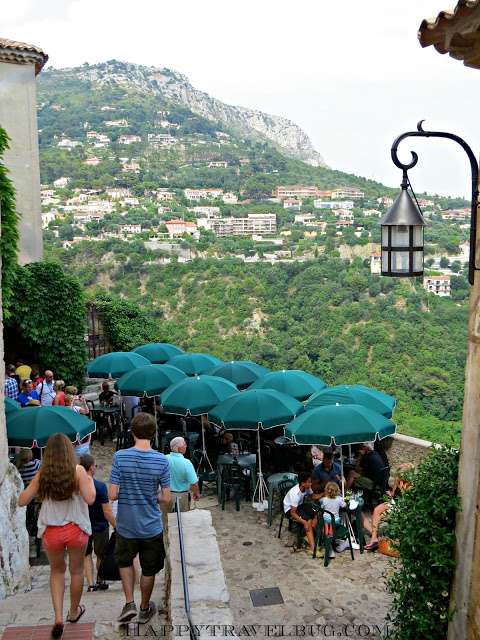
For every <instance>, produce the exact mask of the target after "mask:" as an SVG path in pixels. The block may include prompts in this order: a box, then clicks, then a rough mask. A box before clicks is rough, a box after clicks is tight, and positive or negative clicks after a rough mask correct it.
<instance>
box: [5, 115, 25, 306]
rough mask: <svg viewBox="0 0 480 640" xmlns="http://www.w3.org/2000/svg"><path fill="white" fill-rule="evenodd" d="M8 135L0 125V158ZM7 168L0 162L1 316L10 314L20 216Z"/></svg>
mask: <svg viewBox="0 0 480 640" xmlns="http://www.w3.org/2000/svg"><path fill="white" fill-rule="evenodd" d="M8 140H9V138H8V136H7V134H6V131H5V130H4V129H2V127H1V126H0V160H1V158H2V156H3V153H4V151H5V149H8V148H9V146H8ZM8 173H9V172H8V170H7V169H6V168H5V167H4V166H3V164H2V163H1V162H0V211H1V225H2V234H1V238H0V255H1V258H2V305H3V317H4V318H8V317H9V316H10V313H11V311H10V307H11V304H12V297H13V287H14V283H15V279H16V269H17V253H18V240H19V238H20V234H19V232H18V228H17V225H18V220H19V218H20V216H19V214H18V213H17V210H16V207H15V189H14V188H13V184H12V181H11V180H10V178H9V177H8Z"/></svg>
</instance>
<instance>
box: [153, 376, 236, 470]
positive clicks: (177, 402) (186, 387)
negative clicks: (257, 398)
mask: <svg viewBox="0 0 480 640" xmlns="http://www.w3.org/2000/svg"><path fill="white" fill-rule="evenodd" d="M239 393H240V392H239V391H238V389H237V387H236V386H235V385H234V384H233V382H229V381H228V380H224V379H223V378H216V377H214V376H207V375H203V376H200V377H199V376H194V377H193V378H192V377H190V378H186V379H185V380H180V382H176V383H175V384H172V385H171V386H170V387H168V389H166V390H165V391H164V393H162V395H161V396H160V398H161V403H162V409H163V411H164V412H165V413H176V414H178V415H182V416H186V415H192V416H199V415H202V414H204V413H208V412H209V411H210V410H211V409H213V407H216V406H217V405H218V404H219V403H220V402H222V400H225V399H226V398H229V397H230V396H232V395H238V394H239ZM202 447H203V449H202V450H203V453H204V456H205V458H206V460H207V461H208V464H209V465H210V468H212V464H211V462H210V460H209V459H208V456H207V451H206V449H205V429H204V426H203V422H202Z"/></svg>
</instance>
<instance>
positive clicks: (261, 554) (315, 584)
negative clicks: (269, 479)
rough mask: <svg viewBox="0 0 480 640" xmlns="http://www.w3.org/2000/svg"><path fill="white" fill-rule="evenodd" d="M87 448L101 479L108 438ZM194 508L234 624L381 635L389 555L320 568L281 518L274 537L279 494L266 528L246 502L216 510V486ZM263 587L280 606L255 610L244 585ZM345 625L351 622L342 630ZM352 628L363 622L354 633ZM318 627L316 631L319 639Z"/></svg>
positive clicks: (342, 556)
mask: <svg viewBox="0 0 480 640" xmlns="http://www.w3.org/2000/svg"><path fill="white" fill-rule="evenodd" d="M109 449H110V451H109ZM100 450H101V451H100ZM93 453H94V454H95V455H97V456H98V460H99V463H100V465H101V467H100V468H99V471H98V472H97V476H98V479H101V480H104V481H108V473H109V471H110V464H111V457H112V455H113V453H111V443H110V442H106V446H105V447H100V446H99V445H98V443H95V444H94V447H93ZM276 495H277V494H276ZM197 507H198V508H208V509H209V510H210V512H211V514H212V519H213V525H214V527H215V529H216V531H217V537H218V545H219V548H220V554H221V558H222V564H223V568H224V572H225V579H226V582H227V586H228V589H229V591H230V598H231V602H230V606H231V609H232V613H233V617H234V619H235V622H236V624H237V625H240V626H241V625H244V624H245V625H247V624H248V625H252V624H258V625H266V624H271V625H285V629H284V632H285V633H287V632H288V631H290V630H292V627H293V625H296V624H298V625H302V624H304V625H305V624H307V625H327V627H326V628H325V630H324V631H325V633H324V635H326V636H327V635H328V633H330V629H333V630H334V631H335V635H336V636H337V637H342V636H343V637H352V638H356V637H365V636H366V634H367V628H368V629H369V636H370V637H371V636H374V634H376V636H377V637H380V632H379V631H378V630H379V629H380V630H381V629H384V627H385V624H386V623H385V617H386V614H387V612H388V609H389V603H390V597H389V596H388V594H387V593H386V591H385V586H384V580H383V577H382V574H383V572H384V571H388V570H389V567H390V564H389V562H390V559H389V558H387V557H386V556H383V555H381V554H379V553H368V552H365V553H363V554H360V551H354V555H355V559H354V560H353V561H352V559H351V557H350V554H349V552H348V551H344V552H343V553H337V554H336V557H335V558H334V559H332V560H331V561H330V563H329V565H328V567H324V566H323V559H320V558H319V559H316V560H314V559H313V558H312V557H311V553H308V551H307V549H302V550H301V551H297V550H296V548H295V547H296V544H295V543H296V535H295V533H294V532H293V531H292V532H289V531H288V523H285V522H284V526H283V527H282V535H281V538H280V539H279V538H278V537H277V535H278V528H279V524H280V513H279V505H278V499H275V503H274V507H275V510H274V518H273V522H272V526H271V527H268V526H267V512H266V511H265V512H264V513H258V512H257V511H256V510H255V509H253V508H252V507H251V504H250V503H246V502H245V501H242V502H241V504H240V511H239V512H237V511H236V510H235V503H234V501H233V500H232V501H230V502H227V504H226V505H225V511H222V510H221V507H220V506H218V504H217V499H216V493H215V490H214V489H213V490H212V489H209V488H208V487H207V488H205V487H204V491H203V494H202V498H201V499H200V501H199V502H198V503H197ZM245 542H250V543H251V544H250V545H244V543H245ZM303 545H304V546H306V543H303ZM268 587H278V588H279V589H280V592H281V594H282V597H283V600H284V604H283V605H272V606H267V607H254V606H253V605H252V600H251V597H250V590H252V589H264V588H268ZM344 625H354V626H353V627H348V628H347V629H346V630H344V629H343V626H344ZM359 625H366V627H365V628H362V629H360V630H359V629H358V627H359ZM261 631H262V633H264V632H265V628H262V630H261ZM307 631H308V630H307ZM322 631H323V630H322V629H320V634H317V635H320V637H321V633H322ZM337 633H341V634H342V635H341V636H338V635H337ZM362 634H363V636H362ZM374 637H375V636H374Z"/></svg>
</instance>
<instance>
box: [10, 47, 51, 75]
mask: <svg viewBox="0 0 480 640" xmlns="http://www.w3.org/2000/svg"><path fill="white" fill-rule="evenodd" d="M1 60H5V61H6V62H16V63H19V64H34V65H35V75H36V76H38V74H39V73H40V71H41V70H42V69H43V66H44V65H45V63H46V62H47V60H48V56H47V54H46V53H44V52H43V51H42V50H41V49H40V47H36V46H35V45H33V44H26V43H25V42H17V41H16V40H8V39H7V38H0V61H1Z"/></svg>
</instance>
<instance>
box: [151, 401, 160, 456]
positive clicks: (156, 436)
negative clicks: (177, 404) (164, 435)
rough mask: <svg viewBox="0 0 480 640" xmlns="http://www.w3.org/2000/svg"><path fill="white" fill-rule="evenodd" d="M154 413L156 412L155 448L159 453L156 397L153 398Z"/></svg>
mask: <svg viewBox="0 0 480 640" xmlns="http://www.w3.org/2000/svg"><path fill="white" fill-rule="evenodd" d="M153 411H154V412H155V426H156V429H155V448H156V449H157V451H158V447H159V446H160V442H159V438H158V422H157V402H156V400H155V396H153Z"/></svg>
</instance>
